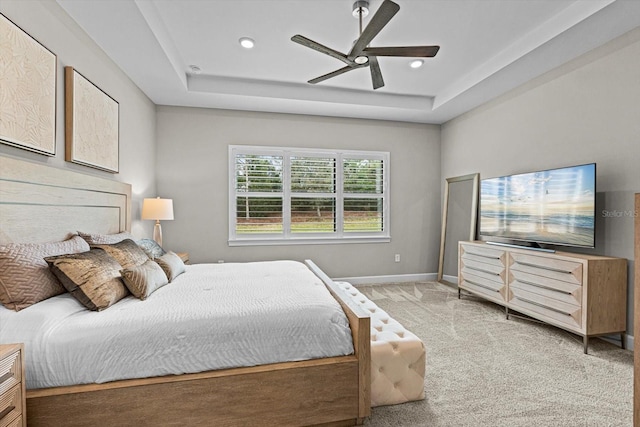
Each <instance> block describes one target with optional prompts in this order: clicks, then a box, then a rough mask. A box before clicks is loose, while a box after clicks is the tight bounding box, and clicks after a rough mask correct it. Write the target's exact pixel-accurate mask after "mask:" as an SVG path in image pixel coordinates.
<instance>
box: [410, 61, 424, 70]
mask: <svg viewBox="0 0 640 427" xmlns="http://www.w3.org/2000/svg"><path fill="white" fill-rule="evenodd" d="M422 64H424V61H423V60H422V59H416V60H415V61H411V63H410V64H409V66H410V67H411V68H420V67H422Z"/></svg>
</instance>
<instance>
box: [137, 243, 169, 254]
mask: <svg viewBox="0 0 640 427" xmlns="http://www.w3.org/2000/svg"><path fill="white" fill-rule="evenodd" d="M136 244H137V245H138V246H140V248H141V249H142V250H143V251H144V253H145V254H147V256H148V257H149V258H151V259H154V258H158V257H161V256H162V255H164V254H166V253H167V251H165V250H164V249H162V246H160V245H159V244H157V243H156V241H155V240H151V239H141V240H137V241H136Z"/></svg>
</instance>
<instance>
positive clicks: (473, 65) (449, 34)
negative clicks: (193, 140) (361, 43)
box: [57, 0, 640, 123]
mask: <svg viewBox="0 0 640 427" xmlns="http://www.w3.org/2000/svg"><path fill="white" fill-rule="evenodd" d="M57 1H58V3H59V4H60V5H61V6H62V7H63V8H64V9H65V10H66V11H67V13H69V15H71V17H72V18H73V19H74V20H75V21H76V22H78V24H79V25H80V26H81V27H82V28H84V30H85V31H86V32H87V33H88V34H89V36H91V38H93V40H95V42H96V43H97V44H98V45H100V46H101V47H102V49H104V51H105V52H106V53H107V54H108V55H109V56H110V57H111V58H112V59H113V60H114V61H115V62H116V63H117V64H118V65H119V66H120V67H121V68H122V69H123V70H124V72H125V73H126V74H127V75H129V77H130V78H131V79H132V80H133V81H134V82H135V83H136V84H137V85H138V86H139V87H140V88H141V89H142V90H143V91H144V92H145V93H146V94H147V95H148V96H149V98H150V99H151V100H152V101H153V102H155V103H156V104H160V105H180V106H197V107H212V108H225V109H236V110H250V111H270V112H284V113H299V114H314V115H325V116H338V117H359V118H370V119H387V120H399V121H409V122H420V123H443V122H445V121H447V120H450V119H452V118H454V117H456V116H458V115H460V114H462V113H464V112H465V111H468V110H470V109H472V108H474V107H476V106H478V105H480V104H482V103H484V102H487V101H489V100H490V99H492V98H495V97H496V96H498V95H500V94H502V93H504V92H506V91H508V90H510V89H512V88H514V87H516V86H519V85H521V84H522V83H525V82H526V81H528V80H530V79H532V78H534V77H536V76H538V75H540V74H542V73H544V72H546V71H549V70H551V69H553V68H555V67H557V66H559V65H561V64H563V63H565V62H567V61H569V60H571V59H573V58H575V57H577V56H578V55H580V54H582V53H585V52H587V51H589V50H591V49H593V48H595V47H598V46H600V45H602V44H604V43H606V42H607V41H609V40H611V39H613V38H615V37H617V36H619V35H621V34H623V33H625V32H627V31H629V30H631V29H633V28H635V27H637V26H640V1H638V0H577V1H576V0H395V1H396V2H397V3H398V4H399V5H400V11H399V12H398V14H397V15H396V16H395V17H394V18H393V19H392V20H391V21H390V23H389V24H388V25H387V26H386V27H385V28H384V29H383V30H382V31H381V32H380V34H378V36H377V37H376V38H375V39H374V40H373V42H372V43H371V45H372V46H402V45H440V46H441V49H440V52H439V53H438V55H437V56H436V57H435V58H431V59H429V58H427V59H425V64H424V66H423V67H421V68H419V69H411V68H410V67H409V65H408V64H409V62H410V60H409V59H408V58H388V57H387V58H383V57H381V58H379V62H380V67H381V69H382V74H383V77H384V80H385V86H384V87H383V88H381V89H378V90H375V91H374V90H373V89H372V87H371V76H370V73H369V70H368V69H367V68H364V69H359V70H354V71H351V72H349V73H346V74H343V75H341V76H339V77H336V78H333V79H330V80H327V81H325V82H323V83H320V84H317V85H310V84H308V83H306V81H307V80H309V79H311V78H314V77H318V76H320V75H322V74H326V73H328V72H330V71H334V70H337V69H338V68H342V67H343V66H344V64H343V63H341V62H340V61H338V60H336V59H334V58H331V57H329V56H326V55H323V54H321V53H319V52H316V51H314V50H311V49H308V48H306V47H303V46H300V45H298V44H296V43H293V42H292V41H291V40H290V39H291V37H292V36H293V35H295V34H301V35H304V36H306V37H308V38H311V39H313V40H315V41H317V42H319V43H321V44H324V45H326V46H329V47H331V48H333V49H336V50H339V51H342V52H344V53H346V52H348V50H349V49H350V47H351V43H352V42H353V40H355V39H356V38H357V36H358V21H357V19H355V18H354V17H353V16H352V14H351V10H352V4H353V1H352V0H315V1H312V0H120V1H113V0H57ZM380 4H382V0H371V13H370V14H369V17H368V18H365V25H366V22H367V20H368V19H369V18H370V17H371V16H372V15H373V13H375V10H377V8H378V7H379V6H380ZM244 36H246V37H251V38H253V39H254V40H255V41H256V46H255V48H254V49H251V50H246V49H243V48H241V47H240V45H239V43H238V39H240V38H241V37H244ZM190 65H197V66H198V67H200V68H201V69H202V73H201V74H199V75H194V74H190V73H191V72H190V69H189V66H190Z"/></svg>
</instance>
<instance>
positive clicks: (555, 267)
mask: <svg viewBox="0 0 640 427" xmlns="http://www.w3.org/2000/svg"><path fill="white" fill-rule="evenodd" d="M510 257H511V259H510V267H509V269H510V270H511V271H513V272H515V271H521V272H523V273H528V274H532V275H535V276H540V277H542V278H546V279H552V280H557V281H559V282H567V283H573V284H575V285H582V263H580V262H574V261H565V260H561V259H555V258H546V257H541V256H535V255H525V254H520V253H511V254H510Z"/></svg>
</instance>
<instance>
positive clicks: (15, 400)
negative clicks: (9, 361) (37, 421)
mask: <svg viewBox="0 0 640 427" xmlns="http://www.w3.org/2000/svg"><path fill="white" fill-rule="evenodd" d="M21 414H22V389H21V387H20V384H18V385H16V386H14V387H13V388H12V389H10V390H9V391H7V392H6V393H3V394H2V395H0V427H6V426H8V425H12V422H13V421H14V420H15V419H16V418H17V417H18V415H21Z"/></svg>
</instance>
